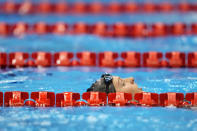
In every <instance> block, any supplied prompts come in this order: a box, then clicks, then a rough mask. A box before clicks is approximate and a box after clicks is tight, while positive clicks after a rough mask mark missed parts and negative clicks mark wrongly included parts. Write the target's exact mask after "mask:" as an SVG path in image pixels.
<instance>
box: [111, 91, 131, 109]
mask: <svg viewBox="0 0 197 131" xmlns="http://www.w3.org/2000/svg"><path fill="white" fill-rule="evenodd" d="M131 100H132V94H130V93H123V92H117V93H109V94H108V104H109V105H111V106H126V105H130V102H129V101H131Z"/></svg>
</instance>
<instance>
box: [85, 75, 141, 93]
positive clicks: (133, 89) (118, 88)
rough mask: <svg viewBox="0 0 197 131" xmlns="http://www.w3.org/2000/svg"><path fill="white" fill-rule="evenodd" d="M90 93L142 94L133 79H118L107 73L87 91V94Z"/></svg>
mask: <svg viewBox="0 0 197 131" xmlns="http://www.w3.org/2000/svg"><path fill="white" fill-rule="evenodd" d="M90 91H98V92H105V93H107V94H108V93H115V92H124V93H131V94H132V95H133V96H134V95H135V93H140V92H143V91H142V89H141V88H138V86H137V84H136V83H135V82H134V78H133V77H129V78H120V77H118V76H112V75H110V74H108V73H105V74H103V75H102V76H101V78H100V79H99V80H97V81H96V82H95V83H93V84H92V85H91V87H90V88H88V89H87V92H90Z"/></svg>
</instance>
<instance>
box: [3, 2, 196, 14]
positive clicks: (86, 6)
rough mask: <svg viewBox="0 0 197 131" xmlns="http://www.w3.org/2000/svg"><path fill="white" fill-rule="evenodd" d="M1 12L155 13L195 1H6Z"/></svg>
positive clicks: (192, 7) (184, 7)
mask: <svg viewBox="0 0 197 131" xmlns="http://www.w3.org/2000/svg"><path fill="white" fill-rule="evenodd" d="M0 6H1V7H2V8H1V12H3V13H6V14H16V13H19V14H21V15H25V14H38V13H39V14H49V13H56V14H67V13H76V14H82V13H94V14H98V13H113V14H114V13H139V12H142V13H143V12H144V13H155V12H166V13H168V12H172V11H179V12H188V11H197V4H196V3H187V2H180V3H169V2H162V3H151V2H146V3H135V2H125V3H118V2H110V3H100V2H92V3H85V2H74V3H66V2H64V1H61V2H56V3H50V2H48V1H44V2H39V3H31V2H30V1H25V2H22V3H14V2H13V1H7V2H4V3H0Z"/></svg>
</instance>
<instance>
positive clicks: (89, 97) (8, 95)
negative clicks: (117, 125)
mask: <svg viewBox="0 0 197 131" xmlns="http://www.w3.org/2000/svg"><path fill="white" fill-rule="evenodd" d="M30 98H31V99H30ZM30 98H29V93H28V92H20V91H11V92H5V93H4V97H3V93H2V92H0V106H3V100H4V106H5V107H19V106H20V107H21V106H31V107H54V106H55V105H56V107H67V106H86V105H87V106H106V105H109V106H146V107H156V106H161V107H168V106H175V107H192V106H197V92H193V93H186V95H185V97H184V94H183V93H175V92H168V93H161V94H157V93H148V92H143V93H136V94H135V96H133V99H132V94H130V93H122V92H117V93H109V94H108V95H107V94H106V93H102V92H85V93H83V94H82V99H83V100H80V94H79V93H73V92H64V93H57V94H56V95H55V93H54V92H45V91H41V92H32V93H31V97H30Z"/></svg>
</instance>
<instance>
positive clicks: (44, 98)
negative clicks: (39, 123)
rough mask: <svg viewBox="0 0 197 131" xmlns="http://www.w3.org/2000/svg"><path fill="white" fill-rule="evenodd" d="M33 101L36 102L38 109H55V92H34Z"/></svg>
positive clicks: (32, 94)
mask: <svg viewBox="0 0 197 131" xmlns="http://www.w3.org/2000/svg"><path fill="white" fill-rule="evenodd" d="M31 99H33V100H35V106H36V107H53V106H54V105H55V93H54V92H32V93H31Z"/></svg>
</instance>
